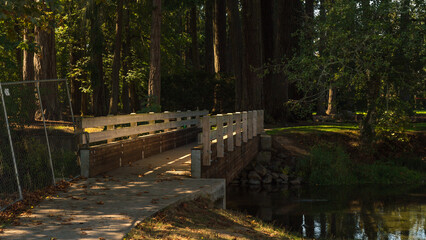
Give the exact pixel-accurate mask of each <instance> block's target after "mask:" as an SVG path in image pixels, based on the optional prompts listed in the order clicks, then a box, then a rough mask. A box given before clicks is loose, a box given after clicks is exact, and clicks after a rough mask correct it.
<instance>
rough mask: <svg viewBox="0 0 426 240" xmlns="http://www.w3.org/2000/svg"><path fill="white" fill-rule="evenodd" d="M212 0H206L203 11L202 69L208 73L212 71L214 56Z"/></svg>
mask: <svg viewBox="0 0 426 240" xmlns="http://www.w3.org/2000/svg"><path fill="white" fill-rule="evenodd" d="M213 3H214V0H206V3H205V11H206V20H205V39H206V40H205V43H204V49H205V60H204V61H205V62H204V65H205V66H204V69H205V71H206V72H208V73H214V57H213V52H214V50H213V8H214V4H213Z"/></svg>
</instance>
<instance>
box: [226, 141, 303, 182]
mask: <svg viewBox="0 0 426 240" xmlns="http://www.w3.org/2000/svg"><path fill="white" fill-rule="evenodd" d="M260 142H261V151H260V152H259V154H258V155H257V157H256V159H254V160H253V161H252V162H251V163H250V164H249V165H248V166H247V167H246V168H245V169H244V170H243V171H241V173H240V174H239V176H238V177H236V178H235V179H234V181H233V182H232V184H240V185H270V184H292V185H299V184H301V182H302V179H301V178H300V177H294V174H293V172H294V166H289V165H288V163H290V162H294V157H293V156H288V155H286V154H285V153H284V152H282V149H275V148H273V147H272V137H271V136H270V135H266V134H264V135H261V140H260Z"/></svg>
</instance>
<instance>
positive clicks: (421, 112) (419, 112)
mask: <svg viewBox="0 0 426 240" xmlns="http://www.w3.org/2000/svg"><path fill="white" fill-rule="evenodd" d="M414 113H416V114H426V110H414Z"/></svg>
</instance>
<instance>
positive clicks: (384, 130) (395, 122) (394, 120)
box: [375, 111, 410, 142]
mask: <svg viewBox="0 0 426 240" xmlns="http://www.w3.org/2000/svg"><path fill="white" fill-rule="evenodd" d="M409 122H410V119H409V117H407V115H406V114H404V113H403V112H401V111H385V112H383V113H382V114H381V116H380V118H378V119H377V125H376V128H375V129H376V137H377V138H378V139H380V140H384V141H400V142H405V141H408V137H407V134H406V133H405V130H406V129H407V128H408V126H409Z"/></svg>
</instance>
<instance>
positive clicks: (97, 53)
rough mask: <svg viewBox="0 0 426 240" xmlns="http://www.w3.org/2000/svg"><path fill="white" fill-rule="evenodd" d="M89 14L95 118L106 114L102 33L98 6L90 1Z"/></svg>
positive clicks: (91, 79) (91, 78) (98, 4)
mask: <svg viewBox="0 0 426 240" xmlns="http://www.w3.org/2000/svg"><path fill="white" fill-rule="evenodd" d="M91 3H92V6H91V12H90V26H91V28H90V42H89V45H90V67H89V68H90V81H91V83H92V87H93V101H92V112H93V114H94V115H95V116H102V115H106V114H107V108H106V107H107V106H106V92H105V83H104V78H103V74H104V73H103V61H102V51H103V47H104V46H103V41H104V37H103V33H102V29H101V19H100V7H101V6H100V4H101V2H99V3H98V2H97V1H91Z"/></svg>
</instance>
